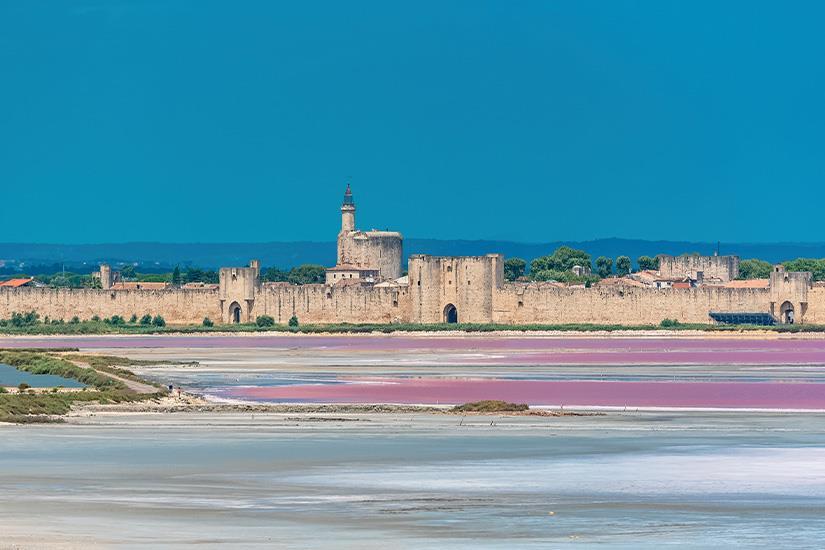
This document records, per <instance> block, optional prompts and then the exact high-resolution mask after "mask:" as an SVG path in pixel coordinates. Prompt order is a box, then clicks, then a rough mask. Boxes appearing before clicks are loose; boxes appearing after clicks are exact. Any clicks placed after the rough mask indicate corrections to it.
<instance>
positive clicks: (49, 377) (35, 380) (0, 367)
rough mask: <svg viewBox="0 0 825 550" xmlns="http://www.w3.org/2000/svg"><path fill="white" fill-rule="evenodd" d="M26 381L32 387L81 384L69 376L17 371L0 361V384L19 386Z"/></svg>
mask: <svg viewBox="0 0 825 550" xmlns="http://www.w3.org/2000/svg"><path fill="white" fill-rule="evenodd" d="M24 382H25V383H26V384H28V385H29V386H31V387H32V388H52V387H56V386H63V387H65V388H82V387H83V384H81V383H80V382H78V381H77V380H72V379H71V378H63V377H62V376H57V375H54V374H32V373H30V372H23V371H19V370H17V369H16V368H14V367H12V366H10V365H4V364H2V363H0V386H19V385H20V384H21V383H24Z"/></svg>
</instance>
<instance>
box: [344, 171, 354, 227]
mask: <svg viewBox="0 0 825 550" xmlns="http://www.w3.org/2000/svg"><path fill="white" fill-rule="evenodd" d="M341 231H342V232H345V231H355V201H354V200H353V198H352V189H350V186H349V182H347V190H346V191H344V203H343V204H342V205H341Z"/></svg>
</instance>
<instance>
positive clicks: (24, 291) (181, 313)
mask: <svg viewBox="0 0 825 550" xmlns="http://www.w3.org/2000/svg"><path fill="white" fill-rule="evenodd" d="M28 311H36V312H37V313H39V314H40V316H41V318H43V317H46V316H48V317H49V318H50V319H63V320H64V321H69V320H71V318H72V317H75V316H77V317H79V318H80V319H81V320H88V319H91V318H92V317H93V316H95V315H97V316H99V317H100V318H106V317H111V316H112V315H120V316H121V317H124V318H125V319H126V320H128V319H129V318H130V317H131V316H132V315H133V314H134V315H137V316H138V317H142V316H143V315H145V314H147V313H148V314H150V315H152V316H155V315H161V316H163V318H164V319H165V320H166V322H167V323H181V324H183V323H186V324H191V323H200V322H202V321H203V319H204V317H209V318H210V319H212V320H213V321H218V320H219V319H220V318H221V310H220V301H219V299H218V291H217V290H204V289H164V290H117V291H115V290H100V289H84V288H80V289H77V288H73V289H67V288H30V287H23V288H0V318H2V319H7V318H9V317H11V314H12V313H13V312H18V313H23V312H28Z"/></svg>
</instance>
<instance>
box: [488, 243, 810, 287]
mask: <svg viewBox="0 0 825 550" xmlns="http://www.w3.org/2000/svg"><path fill="white" fill-rule="evenodd" d="M577 265H578V266H581V267H583V268H588V269H590V270H592V273H591V274H590V275H576V274H575V273H573V271H572V270H573V268H574V267H575V266H577ZM782 265H783V266H784V267H785V269H786V270H787V271H810V272H811V273H812V274H813V279H814V280H815V281H825V258H823V259H814V258H797V259H795V260H789V261H785V262H782ZM594 267H595V269H593V268H594ZM636 269H637V270H638V271H644V270H658V269H659V258H655V257H651V256H639V257H638V258H636ZM772 269H773V264H771V263H770V262H766V261H764V260H760V259H757V258H751V259H747V260H742V261H740V262H739V277H738V279H767V278H768V277H770V273H771V270H772ZM633 271H634V270H633V262H632V261H631V259H630V257H628V256H618V257H617V258H616V259H615V260H614V259H613V258H608V257H606V256H599V257H598V258H596V260H595V261H594V262H591V256H590V254H588V253H587V252H585V251H584V250H576V249H574V248H571V247H569V246H560V247H559V248H557V249H556V250H555V251H554V252H553V253H552V254H548V255H547V256H541V257H539V258H535V259H534V260H532V261H531V262H530V271H529V273H528V272H527V262H526V261H524V260H523V259H522V258H508V259H507V260H505V262H504V278H505V279H507V280H508V281H515V280H517V279H519V278H522V277H526V278H527V279H528V280H532V281H560V282H565V283H585V284H587V283H593V282H595V281H598V280H600V279H605V278H607V277H611V276H613V275H616V276H619V277H623V276H625V275H628V274H630V273H633Z"/></svg>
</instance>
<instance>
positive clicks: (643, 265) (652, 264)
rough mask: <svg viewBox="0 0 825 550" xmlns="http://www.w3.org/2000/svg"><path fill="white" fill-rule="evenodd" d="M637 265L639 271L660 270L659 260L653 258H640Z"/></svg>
mask: <svg viewBox="0 0 825 550" xmlns="http://www.w3.org/2000/svg"><path fill="white" fill-rule="evenodd" d="M636 263H637V264H638V265H639V270H640V271H644V270H646V269H652V270H654V271H655V270H658V269H659V258H651V257H650V256H639V257H638V258H637V259H636Z"/></svg>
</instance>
